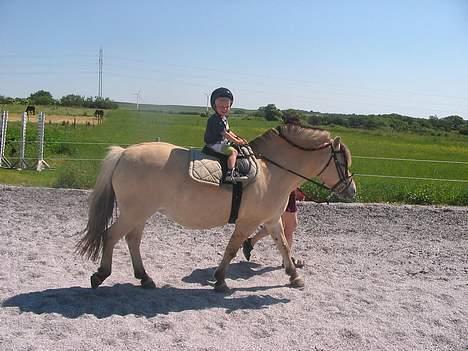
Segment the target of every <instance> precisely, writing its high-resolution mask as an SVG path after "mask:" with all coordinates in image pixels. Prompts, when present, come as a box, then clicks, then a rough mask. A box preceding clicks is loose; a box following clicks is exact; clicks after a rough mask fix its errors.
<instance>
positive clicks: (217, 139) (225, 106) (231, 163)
mask: <svg viewBox="0 0 468 351" xmlns="http://www.w3.org/2000/svg"><path fill="white" fill-rule="evenodd" d="M233 102H234V96H233V94H232V93H231V91H230V90H229V89H227V88H222V87H221V88H218V89H215V90H214V91H213V92H212V93H211V107H212V108H213V110H214V111H215V113H214V114H213V115H212V116H211V117H210V118H208V122H207V124H206V130H205V137H204V140H205V144H206V146H207V147H209V148H210V149H212V150H213V151H215V152H217V153H220V154H223V155H226V156H227V171H226V175H225V177H224V182H225V183H236V182H237V181H240V180H245V179H246V178H247V177H245V176H242V175H240V174H239V173H238V172H237V171H236V169H235V166H236V158H237V155H238V151H237V150H236V149H235V148H234V147H233V146H231V145H230V143H234V144H238V145H244V144H247V142H246V141H245V139H243V138H241V137H239V136H238V135H236V134H235V133H234V132H233V131H232V130H230V129H229V123H228V116H229V112H230V110H231V106H232V103H233Z"/></svg>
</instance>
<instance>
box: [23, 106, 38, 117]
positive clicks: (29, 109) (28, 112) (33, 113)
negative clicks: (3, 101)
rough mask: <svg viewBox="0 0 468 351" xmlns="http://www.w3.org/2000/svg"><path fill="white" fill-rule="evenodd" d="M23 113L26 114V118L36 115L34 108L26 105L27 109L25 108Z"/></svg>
mask: <svg viewBox="0 0 468 351" xmlns="http://www.w3.org/2000/svg"><path fill="white" fill-rule="evenodd" d="M24 112H26V113H27V114H28V116H29V115H30V114H31V115H35V114H36V106H33V105H28V107H26V110H25V111H24Z"/></svg>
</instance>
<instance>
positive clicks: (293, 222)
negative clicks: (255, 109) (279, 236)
mask: <svg viewBox="0 0 468 351" xmlns="http://www.w3.org/2000/svg"><path fill="white" fill-rule="evenodd" d="M283 122H284V123H285V124H300V120H299V119H298V118H297V117H291V116H288V115H283ZM304 198H305V195H304V193H303V192H302V191H301V190H300V189H295V190H293V191H292V192H291V194H289V199H288V204H287V206H286V210H285V211H284V213H283V214H282V215H281V221H282V223H283V228H284V236H285V238H286V241H287V242H288V246H289V248H290V249H291V248H292V244H293V236H294V232H295V231H296V228H297V223H298V221H297V206H296V201H297V200H304ZM267 235H268V233H267V232H266V231H265V230H264V228H262V229H260V230H259V231H258V232H257V233H256V234H255V235H254V236H253V237H251V238H248V239H247V240H245V241H244V242H243V244H242V252H243V253H244V256H245V258H246V259H247V261H250V256H251V252H252V250H253V248H254V246H255V244H256V243H257V242H258V241H260V240H261V239H263V238H264V237H265V236H267ZM291 259H292V261H293V263H294V265H295V266H296V268H303V267H304V261H302V260H300V259H295V258H294V257H291Z"/></svg>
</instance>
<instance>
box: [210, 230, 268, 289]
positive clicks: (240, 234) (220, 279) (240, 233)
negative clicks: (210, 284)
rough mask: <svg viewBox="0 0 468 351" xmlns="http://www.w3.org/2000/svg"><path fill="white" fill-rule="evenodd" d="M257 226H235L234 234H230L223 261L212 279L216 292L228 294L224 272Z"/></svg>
mask: <svg viewBox="0 0 468 351" xmlns="http://www.w3.org/2000/svg"><path fill="white" fill-rule="evenodd" d="M258 225H259V224H240V223H238V224H236V228H235V229H234V233H232V236H231V238H230V239H229V243H228V245H227V247H226V250H225V251H224V256H223V259H222V261H221V263H220V264H219V266H218V268H217V269H216V271H215V273H214V277H215V279H216V283H215V286H214V288H215V291H216V292H222V293H229V292H230V289H229V287H228V286H227V284H226V272H227V268H228V266H229V263H231V261H232V259H233V258H234V257H236V254H237V251H239V249H240V247H241V246H242V243H243V242H244V240H245V239H247V238H248V237H249V235H250V234H252V233H253V232H254V230H255V229H257V227H258Z"/></svg>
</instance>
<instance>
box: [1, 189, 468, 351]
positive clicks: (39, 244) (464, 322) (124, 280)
mask: <svg viewBox="0 0 468 351" xmlns="http://www.w3.org/2000/svg"><path fill="white" fill-rule="evenodd" d="M88 194H89V192H88V191H80V190H58V189H41V188H22V187H12V186H5V185H0V208H1V218H0V224H1V229H0V239H1V241H0V257H1V262H2V269H1V271H0V299H1V308H0V350H2V351H3V350H15V351H18V350H86V351H90V350H132V351H133V350H246V351H254V350H288V351H291V350H314V351H317V350H327V351H328V350H331V351H336V350H399V351H402V350H411V351H414V350H460V351H461V350H468V208H467V207H458V208H457V207H432V206H430V207H427V206H393V205H362V204H332V205H326V204H314V203H300V204H299V220H300V225H299V228H298V231H297V234H296V237H295V246H294V256H296V257H299V258H301V259H304V260H305V261H306V267H305V268H304V269H302V270H301V273H302V274H303V277H304V278H305V282H306V286H305V288H304V289H302V290H299V289H292V288H290V287H288V284H287V283H288V277H287V276H286V275H285V273H284V270H283V269H281V259H280V256H279V253H278V251H277V250H276V247H275V246H274V244H273V241H272V240H271V239H270V238H267V239H266V240H265V241H263V242H262V243H259V244H258V245H257V247H256V248H255V250H254V251H253V256H252V261H251V262H246V261H245V259H244V257H243V256H242V252H239V254H238V256H237V258H235V259H234V261H233V263H232V264H231V266H230V271H229V272H228V279H227V283H228V285H229V286H230V287H231V288H232V289H233V293H232V294H231V295H222V294H219V293H215V292H214V290H213V287H212V276H213V272H214V270H215V268H216V266H217V264H218V263H219V262H220V260H221V255H222V253H223V252H224V248H225V246H226V244H227V242H228V239H229V236H230V234H231V232H232V230H233V226H232V225H227V226H224V227H221V228H215V229H212V230H189V229H186V228H183V227H181V226H179V225H177V224H175V223H173V222H172V221H169V220H168V219H166V218H164V217H162V216H161V215H155V216H153V217H152V218H151V219H150V220H149V221H148V225H147V227H146V229H145V234H144V237H143V243H142V255H143V261H144V263H145V264H146V269H147V271H148V273H149V274H150V275H151V276H152V278H153V279H154V281H155V283H156V285H157V288H156V289H155V290H144V289H142V288H140V287H139V281H137V280H136V279H134V278H133V271H132V268H131V264H130V256H129V254H128V251H127V248H126V245H125V243H124V242H123V241H122V242H120V243H119V244H118V245H117V248H116V250H115V251H114V264H113V274H112V275H111V276H110V277H109V278H108V279H107V280H106V281H105V282H104V284H103V286H101V287H100V288H98V289H96V290H92V289H91V288H90V283H89V277H90V275H91V274H92V273H93V272H94V271H95V270H96V268H97V265H96V264H95V263H93V262H89V261H85V260H84V259H82V258H80V257H77V256H75V255H74V253H73V251H74V245H75V243H76V241H77V240H78V237H79V236H78V235H79V234H78V233H79V232H80V231H81V230H82V229H83V228H84V227H85V224H86V220H87V202H86V201H87V196H88Z"/></svg>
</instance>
